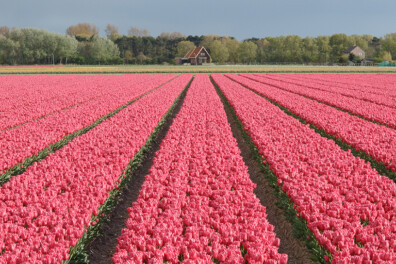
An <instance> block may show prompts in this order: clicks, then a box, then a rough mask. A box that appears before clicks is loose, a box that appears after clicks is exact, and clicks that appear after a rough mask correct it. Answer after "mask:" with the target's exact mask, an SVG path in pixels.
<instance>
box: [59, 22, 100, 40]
mask: <svg viewBox="0 0 396 264" xmlns="http://www.w3.org/2000/svg"><path fill="white" fill-rule="evenodd" d="M66 34H67V35H69V36H74V37H83V38H86V39H89V38H92V37H93V36H97V35H98V34H99V29H98V27H97V26H95V25H94V24H89V23H78V24H77V25H72V26H70V27H68V28H67V29H66Z"/></svg>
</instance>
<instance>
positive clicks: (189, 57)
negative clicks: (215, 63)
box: [182, 46, 212, 65]
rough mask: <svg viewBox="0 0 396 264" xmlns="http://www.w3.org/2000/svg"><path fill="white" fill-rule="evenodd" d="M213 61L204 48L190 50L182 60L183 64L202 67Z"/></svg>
mask: <svg viewBox="0 0 396 264" xmlns="http://www.w3.org/2000/svg"><path fill="white" fill-rule="evenodd" d="M211 61H212V58H211V57H210V55H209V53H208V51H207V50H206V49H205V48H204V47H202V46H198V47H196V48H194V49H192V50H190V51H189V52H188V53H187V54H186V56H184V58H183V59H182V62H183V63H190V64H191V65H202V64H203V63H210V62H211Z"/></svg>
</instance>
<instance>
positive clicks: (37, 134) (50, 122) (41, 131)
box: [0, 75, 176, 171]
mask: <svg viewBox="0 0 396 264" xmlns="http://www.w3.org/2000/svg"><path fill="white" fill-rule="evenodd" d="M91 77H92V80H94V81H97V80H96V78H97V76H94V75H93V76H91ZM174 77H176V75H158V76H153V77H150V76H142V75H138V76H129V75H122V76H118V77H115V78H114V80H113V82H112V84H111V85H109V86H107V88H106V91H102V92H101V91H98V93H99V95H100V96H97V97H96V98H93V99H91V100H89V101H87V102H84V103H82V104H78V105H76V106H75V107H71V108H69V109H66V110H62V111H59V112H56V113H54V114H52V115H49V116H47V117H45V118H43V119H39V120H35V121H32V122H29V123H27V124H25V125H22V126H19V127H17V128H15V129H9V130H5V131H2V132H0V171H3V170H5V169H9V168H11V167H13V166H14V165H16V164H18V163H20V162H23V161H24V159H25V158H27V157H30V156H33V155H37V154H38V152H39V151H40V150H42V149H44V148H46V147H47V146H48V145H50V144H53V143H56V142H58V141H59V140H61V139H62V138H63V137H64V136H65V135H67V134H71V133H73V132H74V131H76V130H79V129H82V128H84V127H87V126H89V125H91V124H92V123H93V122H95V121H96V120H97V119H98V118H100V117H101V116H104V115H106V114H108V113H110V112H112V111H114V110H115V109H117V108H118V107H120V106H122V105H125V104H126V103H128V102H129V101H131V100H133V99H134V98H136V97H138V96H140V95H142V94H144V93H145V92H147V91H149V90H151V89H154V88H155V87H157V86H159V85H161V84H162V83H165V82H166V81H169V80H170V79H172V78H174ZM77 80H79V78H77ZM83 85H84V84H83V83H82V84H81V85H79V86H78V90H79V93H80V94H83V93H84V90H85V87H84V86H83ZM104 92H105V93H104ZM48 103H49V104H51V102H48Z"/></svg>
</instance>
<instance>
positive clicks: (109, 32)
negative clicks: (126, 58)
mask: <svg viewBox="0 0 396 264" xmlns="http://www.w3.org/2000/svg"><path fill="white" fill-rule="evenodd" d="M105 32H106V37H107V38H108V39H110V40H111V41H113V42H114V41H116V40H117V39H118V38H120V37H121V35H120V33H118V27H116V26H115V25H111V24H107V27H106V29H105Z"/></svg>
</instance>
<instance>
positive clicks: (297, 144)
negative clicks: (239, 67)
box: [212, 74, 396, 263]
mask: <svg viewBox="0 0 396 264" xmlns="http://www.w3.org/2000/svg"><path fill="white" fill-rule="evenodd" d="M212 76H213V79H214V80H215V82H216V83H217V84H218V85H219V87H220V89H221V90H222V91H223V92H224V94H225V96H226V98H227V99H228V100H229V102H230V104H231V105H232V106H233V108H234V109H235V111H236V114H237V116H238V117H239V119H240V120H241V122H242V124H243V126H244V128H245V129H246V131H247V133H248V134H249V135H250V137H251V138H252V139H253V141H254V143H255V145H256V146H257V148H258V149H259V151H260V154H261V155H262V156H263V157H264V158H265V159H266V161H267V162H268V164H269V165H270V168H271V170H272V171H273V172H274V173H275V174H276V176H277V177H278V184H279V186H281V188H282V189H283V191H284V192H285V193H286V194H287V195H288V196H289V197H290V199H291V200H292V202H293V203H294V205H295V209H296V210H297V211H298V212H299V214H300V216H301V217H303V218H304V219H305V220H306V221H307V222H308V228H310V229H311V230H312V232H313V233H314V234H315V237H316V239H317V240H318V241H319V243H320V244H321V245H323V246H324V247H325V248H326V249H327V250H329V251H330V252H331V254H332V256H333V262H332V263H371V262H373V263H395V262H396V184H395V183H394V182H393V181H391V180H389V179H388V178H387V177H383V176H380V175H379V174H378V173H377V172H376V171H375V170H374V169H372V168H371V167H370V165H369V164H367V163H365V162H364V160H362V159H359V158H356V157H354V156H353V155H352V154H351V153H350V152H346V151H343V150H342V149H341V148H339V146H337V145H336V144H335V143H334V141H332V140H329V139H326V138H323V137H321V136H320V135H319V134H317V133H315V132H314V130H312V129H310V128H309V127H308V126H307V125H303V124H301V123H300V122H299V121H298V120H297V119H295V118H293V117H291V116H289V115H287V114H285V113H284V112H283V111H282V110H280V109H279V108H278V107H276V106H274V105H273V104H271V103H270V102H268V101H267V100H265V99H264V98H261V97H260V96H258V95H256V94H254V93H253V92H251V91H249V90H247V89H245V88H243V87H241V86H240V85H239V84H237V83H235V82H233V81H231V80H230V79H228V78H226V77H224V76H222V75H219V74H213V75H212Z"/></svg>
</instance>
